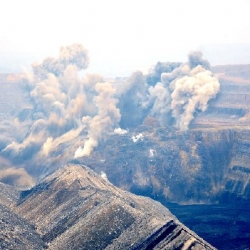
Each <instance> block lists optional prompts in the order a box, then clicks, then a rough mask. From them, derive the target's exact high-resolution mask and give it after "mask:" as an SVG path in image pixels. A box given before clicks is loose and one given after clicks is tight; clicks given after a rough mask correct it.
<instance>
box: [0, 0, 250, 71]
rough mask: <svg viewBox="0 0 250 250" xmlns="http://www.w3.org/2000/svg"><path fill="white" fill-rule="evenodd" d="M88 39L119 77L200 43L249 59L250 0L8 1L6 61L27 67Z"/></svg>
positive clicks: (0, 44)
mask: <svg viewBox="0 0 250 250" xmlns="http://www.w3.org/2000/svg"><path fill="white" fill-rule="evenodd" d="M72 43H82V44H83V45H84V46H85V47H86V48H87V49H88V50H89V54H90V59H91V64H90V68H89V71H90V72H99V73H101V74H104V75H105V74H106V75H119V74H123V73H124V72H129V71H132V70H136V69H141V68H148V67H150V66H151V65H152V64H155V63H156V62H157V61H186V56H187V54H188V53H189V52H190V51H191V50H197V49H200V50H202V51H203V52H204V55H205V56H206V58H207V59H208V60H210V61H211V63H212V64H224V63H225V64H226V63H231V64H232V63H234V62H236V63H250V55H249V54H248V52H249V53H250V1H249V0H182V1H181V0H171V1H168V0H61V1H59V0H58V1H56V0H54V1H53V0H1V2H0V67H2V68H5V69H11V70H12V69H13V70H16V69H20V68H21V67H23V66H27V65H30V64H31V63H32V62H33V61H35V60H37V61H41V60H42V59H43V58H44V57H47V56H57V55H58V52H59V49H60V47H61V46H66V45H71V44H72Z"/></svg>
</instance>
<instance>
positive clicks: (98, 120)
mask: <svg viewBox="0 0 250 250" xmlns="http://www.w3.org/2000/svg"><path fill="white" fill-rule="evenodd" d="M88 64H89V57H88V51H87V50H86V49H85V48H84V47H83V46H82V45H79V44H74V45H72V46H68V47H62V48H61V50H60V53H59V56H58V57H57V58H52V57H47V58H45V59H44V60H43V61H42V63H34V64H33V65H32V70H33V72H32V73H29V74H27V75H26V77H25V79H24V82H23V86H24V87H25V90H28V91H29V98H30V101H31V103H32V105H33V107H32V109H31V110H32V111H31V115H30V116H29V118H28V119H24V120H23V119H22V120H20V119H19V120H18V122H17V124H18V126H20V127H26V128H27V129H26V131H25V135H24V136H23V137H22V138H19V139H18V138H17V137H15V138H13V140H12V141H10V142H9V143H8V144H7V145H6V146H5V148H3V150H2V154H3V155H4V156H5V157H11V158H12V159H13V161H14V162H15V163H16V162H18V161H23V160H24V159H29V160H30V161H31V162H35V163H36V164H41V165H44V164H48V163H49V164H52V163H53V162H57V164H58V163H59V162H65V161H68V160H70V159H72V158H74V156H75V157H76V158H77V157H80V156H86V155H90V153H91V151H92V150H93V148H94V147H96V146H97V145H98V141H99V140H100V139H101V138H103V137H104V136H105V133H107V132H109V131H113V130H114V126H116V127H117V124H118V123H119V120H120V112H119V109H118V108H116V104H117V99H116V98H115V97H114V95H115V92H116V90H115V88H114V87H113V86H112V85H111V84H110V83H108V82H104V80H103V78H102V77H101V76H100V75H97V74H87V75H85V76H84V77H80V75H79V71H80V70H83V69H86V68H87V67H88ZM20 117H21V116H20ZM118 127H119V126H118ZM82 145H84V147H83V148H82V150H80V149H81V146H82ZM67 147H68V148H67ZM66 148H67V150H65V149H66ZM77 148H78V150H76V149H77ZM62 151H63V154H62ZM44 157H46V158H47V160H46V161H44ZM58 161H59V162H58Z"/></svg>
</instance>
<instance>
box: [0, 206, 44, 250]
mask: <svg viewBox="0 0 250 250" xmlns="http://www.w3.org/2000/svg"><path fill="white" fill-rule="evenodd" d="M44 247H46V244H45V243H44V241H43V240H42V239H41V237H40V235H39V234H38V233H37V232H36V231H35V227H34V226H33V225H31V224H30V223H29V222H28V221H27V220H25V219H23V218H21V217H20V216H18V215H16V214H15V213H14V212H12V211H11V210H10V209H8V208H7V207H5V206H3V205H1V204H0V249H13V250H14V249H24V250H38V249H44Z"/></svg>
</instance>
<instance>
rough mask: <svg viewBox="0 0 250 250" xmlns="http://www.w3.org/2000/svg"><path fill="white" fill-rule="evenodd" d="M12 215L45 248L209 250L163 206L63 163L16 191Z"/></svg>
mask: <svg viewBox="0 0 250 250" xmlns="http://www.w3.org/2000/svg"><path fill="white" fill-rule="evenodd" d="M21 197H22V198H21V201H20V203H19V204H18V205H17V207H16V212H17V213H18V214H20V215H21V216H23V217H24V218H26V219H27V220H29V221H30V222H31V223H33V224H34V225H35V226H36V228H37V231H38V232H39V233H40V234H41V236H42V238H43V240H44V241H45V242H47V243H48V246H49V249H191V248H192V249H214V248H213V247H212V246H210V245H209V244H208V243H206V242H205V241H203V240H202V239H201V238H199V237H198V236H197V235H196V234H194V233H193V232H192V231H190V230H189V229H187V228H186V227H185V226H184V225H182V224H181V223H180V222H179V221H178V220H177V219H176V218H175V217H174V216H173V215H172V214H171V213H170V212H169V210H168V209H166V208H165V207H164V206H162V205H161V204H160V203H158V202H155V201H153V200H151V199H149V198H145V197H140V196H136V195H133V194H131V193H128V192H126V191H122V190H120V189H118V188H116V187H115V186H113V185H112V184H110V183H109V182H108V181H106V180H104V179H103V178H102V177H101V176H99V175H97V174H96V173H94V172H93V171H92V170H90V169H89V168H87V167H85V166H80V165H68V166H65V167H63V168H61V169H60V170H58V171H56V172H55V173H53V174H52V175H50V176H48V177H47V178H45V179H44V180H43V181H42V182H41V183H40V184H38V185H37V186H36V187H34V188H33V189H31V190H29V191H25V192H23V193H22V196H21Z"/></svg>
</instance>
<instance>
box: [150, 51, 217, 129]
mask: <svg viewBox="0 0 250 250" xmlns="http://www.w3.org/2000/svg"><path fill="white" fill-rule="evenodd" d="M209 67H210V65H209V62H208V61H207V60H204V59H203V58H202V53H201V52H192V53H190V54H189V62H188V63H186V64H182V65H180V66H179V67H176V68H174V70H173V71H172V72H169V73H162V74H161V82H158V83H157V84H156V85H155V86H151V87H150V88H149V100H148V103H149V105H151V106H152V108H151V111H150V114H151V115H152V116H154V117H156V118H158V120H159V121H160V122H161V124H162V125H169V124H170V121H171V117H173V118H174V119H175V125H176V127H177V128H179V129H180V130H187V129H188V126H189V124H190V122H191V121H192V120H193V118H194V114H195V111H205V110H206V109H207V105H208V102H209V100H210V99H211V98H214V97H215V96H216V94H217V93H218V92H219V90H220V84H219V82H218V80H217V78H215V77H213V76H212V73H211V71H209V70H208V68H209Z"/></svg>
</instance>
